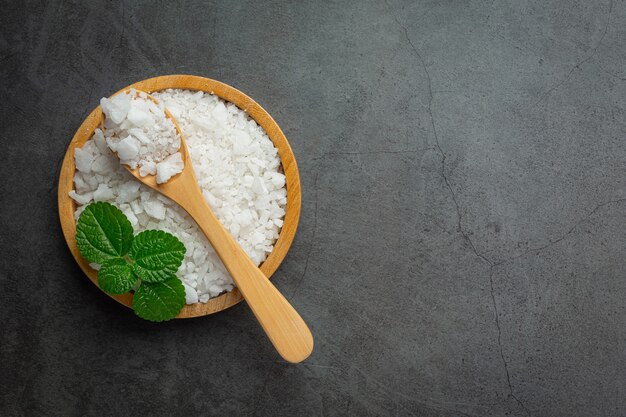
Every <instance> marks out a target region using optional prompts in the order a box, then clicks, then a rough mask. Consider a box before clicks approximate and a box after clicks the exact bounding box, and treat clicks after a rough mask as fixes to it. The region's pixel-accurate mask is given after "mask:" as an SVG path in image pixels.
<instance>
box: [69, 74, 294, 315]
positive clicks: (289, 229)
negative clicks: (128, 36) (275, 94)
mask: <svg viewBox="0 0 626 417" xmlns="http://www.w3.org/2000/svg"><path fill="white" fill-rule="evenodd" d="M130 87H134V88H137V89H138V90H143V91H146V92H148V93H152V92H155V91H160V90H165V89H167V88H178V89H184V90H201V91H205V92H207V93H212V94H215V95H216V96H218V97H220V98H222V99H223V100H226V101H229V102H231V103H233V104H235V105H236V106H237V107H239V108H240V109H242V110H244V111H246V112H247V113H248V115H250V117H252V118H253V119H254V120H255V121H256V122H257V123H258V124H259V125H260V126H261V127H262V128H263V129H264V130H265V132H267V135H268V136H269V138H270V139H271V141H272V142H273V143H274V146H275V147H276V148H277V149H278V154H279V156H280V160H281V162H282V167H283V170H284V173H285V177H286V186H287V208H286V210H285V211H286V213H285V219H284V224H283V227H282V229H281V231H280V235H279V237H278V240H277V241H276V243H275V244H274V250H273V251H272V252H271V253H270V254H269V256H268V257H267V259H266V260H265V261H264V262H263V264H262V265H261V267H260V268H261V271H263V273H264V274H265V276H267V277H268V278H269V277H270V276H271V275H272V274H273V273H274V272H275V271H276V269H277V268H278V266H279V265H280V263H281V262H282V261H283V259H284V258H285V255H287V251H288V250H289V247H290V246H291V243H292V242H293V238H294V236H295V234H296V229H297V227H298V220H299V218H300V174H299V173H298V166H297V165H296V159H295V156H294V155H293V151H292V150H291V147H290V146H289V142H287V138H286V137H285V135H284V133H283V132H282V130H280V127H278V124H276V122H275V121H274V119H272V117H271V116H270V115H269V114H268V113H267V112H266V111H265V110H264V109H263V108H262V107H261V106H260V105H259V104H258V103H257V102H256V101H254V100H252V99H251V98H250V97H248V96H247V95H245V94H244V93H242V92H241V91H239V90H237V89H235V88H233V87H231V86H229V85H226V84H224V83H221V82H219V81H215V80H211V79H209V78H203V77H197V76H193V75H164V76H161V77H155V78H149V79H147V80H143V81H140V82H138V83H135V84H132V85H130V86H128V87H125V88H123V89H122V90H126V89H128V88H130ZM120 91H121V90H120ZM101 120H102V110H101V109H100V106H98V107H96V108H95V109H94V111H92V112H91V114H90V115H89V116H87V118H86V119H85V121H84V122H83V124H82V125H81V126H80V127H79V128H78V131H76V134H74V138H73V139H72V141H71V142H70V145H69V146H68V148H67V152H66V153H65V158H64V159H63V165H62V166H61V174H60V176H59V191H58V193H59V196H58V198H59V217H60V220H61V227H62V229H63V234H64V235H65V240H66V241H67V245H68V246H69V248H70V251H71V252H72V255H74V259H76V262H78V265H79V266H80V268H81V269H82V270H83V272H84V273H85V274H86V275H87V276H88V277H89V279H90V280H91V281H92V282H93V283H94V284H96V286H97V285H98V279H97V272H96V271H94V270H93V269H91V267H90V266H89V262H87V261H86V260H85V259H83V258H82V257H81V256H80V253H79V252H78V248H77V247H76V222H75V220H74V211H75V210H76V203H75V202H74V200H72V199H71V198H70V197H69V195H68V194H69V192H70V191H71V190H72V189H73V188H74V185H73V178H74V172H75V169H76V168H75V166H74V149H75V148H76V147H79V148H80V147H82V146H83V144H85V142H86V141H87V140H89V139H90V138H91V136H92V135H93V132H94V130H95V129H96V128H97V127H98V126H99V125H100V122H101ZM107 295H109V296H110V297H111V298H114V299H115V300H117V301H118V302H120V303H121V304H124V305H125V306H127V307H131V306H132V299H133V295H132V294H130V293H127V294H122V295H110V294H107ZM242 299H243V298H242V296H241V294H240V293H239V290H237V288H235V289H233V291H231V292H227V293H224V294H222V295H220V296H218V297H215V298H212V299H210V300H209V301H208V302H207V303H196V304H187V305H185V307H183V309H182V310H181V312H180V314H179V315H178V316H177V318H188V317H198V316H205V315H207V314H213V313H217V312H218V311H222V310H225V309H227V308H228V307H231V306H233V305H235V304H237V303H239V302H240V301H241V300H242Z"/></svg>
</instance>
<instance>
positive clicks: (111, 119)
mask: <svg viewBox="0 0 626 417" xmlns="http://www.w3.org/2000/svg"><path fill="white" fill-rule="evenodd" d="M100 107H101V108H102V112H103V113H104V115H105V116H106V118H105V120H104V127H105V128H106V129H105V130H106V131H105V133H104V135H103V134H102V132H101V131H100V130H98V131H96V134H95V135H94V141H95V143H96V146H97V147H98V149H99V150H100V151H102V142H103V140H104V141H105V143H106V145H107V146H108V147H109V148H110V149H111V150H112V151H113V152H115V153H117V156H118V158H119V159H120V162H121V163H122V164H125V165H128V166H129V167H130V168H131V169H135V168H137V167H139V175H141V176H142V177H145V176H146V175H155V174H156V176H157V177H156V182H157V183H158V184H163V183H165V182H167V181H168V180H169V179H170V178H172V177H173V176H174V175H176V174H178V173H180V172H182V170H183V168H184V163H183V160H182V157H181V154H180V153H179V152H178V150H179V149H180V136H179V135H178V132H177V131H176V128H175V126H174V123H173V122H172V121H171V120H170V119H169V118H168V117H167V116H166V114H165V112H164V111H163V109H164V107H163V105H162V104H161V103H159V105H157V104H156V103H155V102H154V101H152V100H150V99H148V98H147V96H146V94H145V93H137V92H136V91H135V90H130V91H129V92H125V93H121V94H118V95H116V96H113V97H111V98H110V99H109V98H102V99H101V100H100ZM78 158H79V159H80V164H81V166H82V167H86V165H88V164H90V161H89V159H88V157H87V156H86V155H85V153H84V152H81V154H80V155H79V156H78ZM100 170H101V169H100ZM96 172H99V171H96ZM99 173H100V172H99Z"/></svg>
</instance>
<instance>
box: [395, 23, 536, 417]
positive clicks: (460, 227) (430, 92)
mask: <svg viewBox="0 0 626 417" xmlns="http://www.w3.org/2000/svg"><path fill="white" fill-rule="evenodd" d="M394 20H395V21H396V23H397V24H398V25H399V26H400V27H401V28H402V30H403V31H404V37H405V38H406V40H407V42H408V43H409V45H410V47H411V49H412V50H413V53H414V54H415V56H416V58H417V59H418V61H419V62H420V65H421V66H422V69H423V71H424V73H425V75H426V80H427V83H428V96H429V97H428V114H429V116H430V123H431V126H432V129H433V135H434V136H435V147H436V149H437V150H438V151H439V153H440V155H441V176H442V177H443V180H444V183H445V184H446V187H447V188H448V190H449V191H450V195H451V197H452V201H453V203H454V206H455V209H456V214H457V230H458V232H459V233H461V236H463V238H464V239H465V241H466V242H467V243H468V244H469V246H470V248H471V249H472V252H473V253H474V254H475V255H476V256H477V257H478V258H479V259H481V260H482V261H484V262H486V263H487V264H488V265H489V281H490V285H491V299H492V302H493V308H494V313H495V321H496V327H497V330H498V348H499V350H500V357H501V358H502V363H503V365H504V371H505V374H506V380H507V385H508V388H509V395H510V397H512V398H513V399H514V400H515V401H516V402H517V403H518V404H519V406H520V407H521V408H522V409H523V410H524V412H525V413H526V414H527V415H528V416H530V415H531V414H530V412H529V411H528V409H527V408H526V406H525V405H524V403H523V402H522V401H521V400H520V399H519V398H518V397H517V396H516V395H515V394H514V392H513V386H512V385H511V375H510V372H509V366H508V363H507V361H506V360H505V358H504V351H503V348H502V342H501V335H502V330H501V328H500V318H499V315H498V308H497V304H496V299H495V293H494V288H493V268H494V267H495V264H494V262H492V261H491V260H489V259H488V258H487V257H485V256H484V255H482V254H481V253H480V252H478V250H477V249H476V246H475V245H474V242H473V241H472V239H471V238H470V236H469V234H468V233H467V232H466V231H465V230H464V229H463V224H462V219H463V217H462V212H461V207H460V205H459V203H458V201H457V198H456V193H455V192H454V189H453V188H452V185H451V184H450V180H449V179H448V176H447V175H446V154H445V152H444V151H443V149H442V148H441V145H440V142H439V135H438V133H437V126H436V124H435V117H434V115H433V111H432V103H433V98H434V95H433V89H432V80H431V77H430V73H429V72H428V68H427V66H426V62H425V61H424V59H423V58H422V55H421V54H420V53H419V51H418V50H417V48H416V47H415V45H414V44H413V42H412V41H411V38H410V37H409V33H408V30H407V28H406V26H404V25H402V24H401V23H400V21H399V20H398V18H397V17H394Z"/></svg>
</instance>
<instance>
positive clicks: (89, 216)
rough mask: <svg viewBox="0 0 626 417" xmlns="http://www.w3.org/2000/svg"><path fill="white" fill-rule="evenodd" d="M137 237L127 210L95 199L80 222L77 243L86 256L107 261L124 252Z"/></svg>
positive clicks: (91, 259) (122, 254) (102, 261)
mask: <svg viewBox="0 0 626 417" xmlns="http://www.w3.org/2000/svg"><path fill="white" fill-rule="evenodd" d="M132 241H133V226H132V225H131V224H130V221H129V220H128V219H127V218H126V216H125V215H124V213H122V212H121V211H120V209H118V208H117V207H115V206H114V205H112V204H109V203H92V204H90V205H88V206H87V207H86V208H85V210H84V211H83V212H82V213H81V215H80V218H79V219H78V224H77V225H76V245H77V246H78V250H79V251H80V254H81V255H82V256H83V258H85V259H87V260H88V261H90V262H95V263H97V264H103V263H104V262H106V261H108V260H109V259H115V258H119V257H120V256H124V255H126V254H127V253H128V251H129V250H130V245H131V243H132Z"/></svg>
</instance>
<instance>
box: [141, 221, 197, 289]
mask: <svg viewBox="0 0 626 417" xmlns="http://www.w3.org/2000/svg"><path fill="white" fill-rule="evenodd" d="M130 257H131V258H132V259H133V260H134V261H135V263H133V264H132V265H131V268H132V270H133V272H134V273H135V274H136V275H137V276H138V277H140V278H141V279H142V280H143V281H145V282H161V281H165V280H166V279H167V278H169V277H170V276H172V275H174V274H175V273H176V271H178V267H180V264H181V263H182V261H183V258H184V257H185V246H184V245H183V244H182V243H181V241H180V240H178V239H176V237H175V236H172V235H170V234H169V233H166V232H163V231H161V230H146V231H144V232H141V233H139V234H138V235H137V236H135V239H134V240H133V243H132V245H131V246H130Z"/></svg>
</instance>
